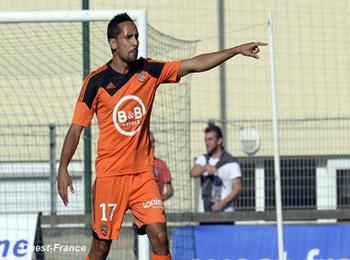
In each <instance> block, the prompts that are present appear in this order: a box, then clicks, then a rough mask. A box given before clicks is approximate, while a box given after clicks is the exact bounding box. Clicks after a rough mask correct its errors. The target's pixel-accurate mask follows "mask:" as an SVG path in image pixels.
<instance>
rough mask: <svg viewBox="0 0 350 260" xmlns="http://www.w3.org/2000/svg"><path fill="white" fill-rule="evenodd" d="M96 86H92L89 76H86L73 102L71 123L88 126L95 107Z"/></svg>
mask: <svg viewBox="0 0 350 260" xmlns="http://www.w3.org/2000/svg"><path fill="white" fill-rule="evenodd" d="M97 88H98V86H94V83H93V80H92V79H91V76H87V77H86V79H85V80H84V82H83V86H82V88H81V90H80V95H79V98H78V100H77V102H76V104H75V110H74V114H73V119H72V124H76V125H81V126H84V127H89V126H90V123H91V120H92V118H93V116H94V113H95V109H96V95H97Z"/></svg>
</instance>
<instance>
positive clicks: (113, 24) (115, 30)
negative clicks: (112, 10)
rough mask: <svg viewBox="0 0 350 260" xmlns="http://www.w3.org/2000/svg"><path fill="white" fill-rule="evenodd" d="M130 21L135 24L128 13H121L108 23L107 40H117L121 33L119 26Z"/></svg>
mask: <svg viewBox="0 0 350 260" xmlns="http://www.w3.org/2000/svg"><path fill="white" fill-rule="evenodd" d="M126 21H130V22H134V21H133V20H132V19H131V18H130V16H129V15H128V14H127V13H121V14H118V15H116V16H114V18H113V19H112V20H111V21H110V22H109V23H108V27H107V38H108V40H110V39H111V38H116V37H117V36H118V34H119V33H120V32H121V30H120V28H119V24H120V23H123V22H126Z"/></svg>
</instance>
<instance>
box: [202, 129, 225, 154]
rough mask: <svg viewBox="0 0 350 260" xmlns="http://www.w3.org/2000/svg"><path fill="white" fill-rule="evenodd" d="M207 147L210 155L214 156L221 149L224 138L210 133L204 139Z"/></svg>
mask: <svg viewBox="0 0 350 260" xmlns="http://www.w3.org/2000/svg"><path fill="white" fill-rule="evenodd" d="M204 141H205V147H206V149H207V153H208V154H213V153H215V152H216V151H217V150H219V149H221V145H222V138H219V137H218V136H217V134H216V133H215V132H208V133H206V134H205V137H204Z"/></svg>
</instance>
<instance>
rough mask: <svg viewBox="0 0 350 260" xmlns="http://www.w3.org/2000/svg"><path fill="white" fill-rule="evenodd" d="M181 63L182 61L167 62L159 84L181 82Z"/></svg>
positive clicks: (159, 78)
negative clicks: (179, 73)
mask: <svg viewBox="0 0 350 260" xmlns="http://www.w3.org/2000/svg"><path fill="white" fill-rule="evenodd" d="M180 65H181V61H170V62H165V63H164V65H163V67H162V70H161V72H160V75H159V77H158V84H161V83H177V82H179V81H180V78H179V77H178V72H179V69H180Z"/></svg>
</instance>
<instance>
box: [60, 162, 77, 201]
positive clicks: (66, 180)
mask: <svg viewBox="0 0 350 260" xmlns="http://www.w3.org/2000/svg"><path fill="white" fill-rule="evenodd" d="M68 187H69V189H70V191H71V192H72V193H75V190H74V187H73V179H72V177H71V176H70V175H69V174H68V171H67V169H61V168H60V169H59V170H58V177H57V190H58V194H59V195H60V197H61V199H62V201H63V203H64V205H65V206H67V204H68V194H67V190H68Z"/></svg>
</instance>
